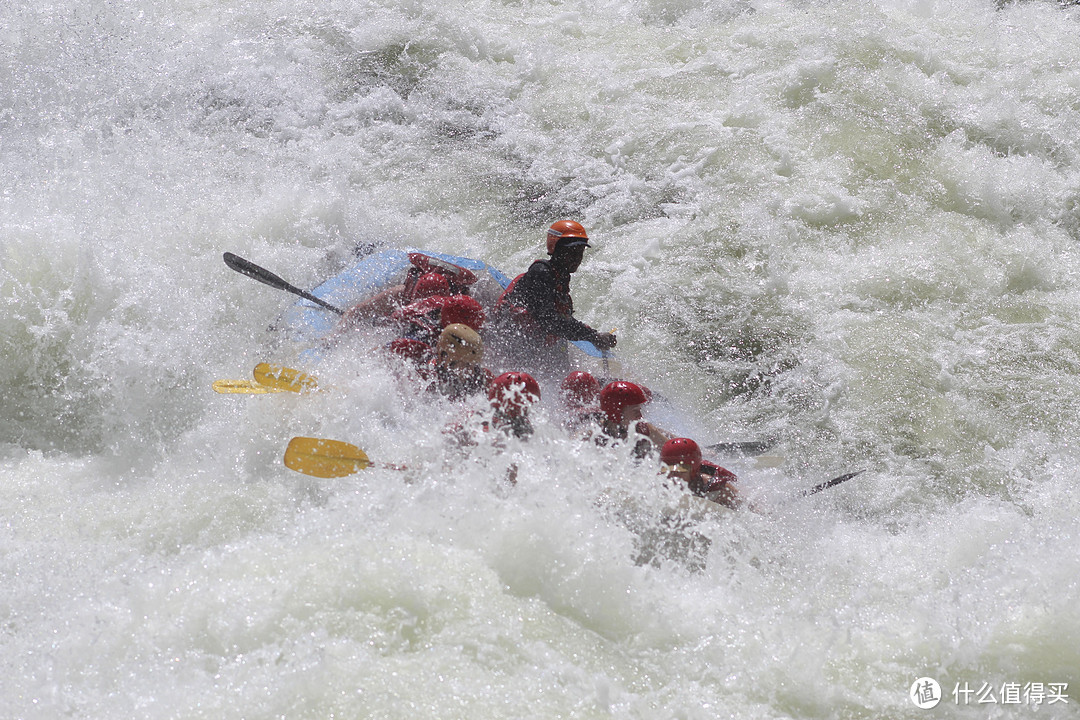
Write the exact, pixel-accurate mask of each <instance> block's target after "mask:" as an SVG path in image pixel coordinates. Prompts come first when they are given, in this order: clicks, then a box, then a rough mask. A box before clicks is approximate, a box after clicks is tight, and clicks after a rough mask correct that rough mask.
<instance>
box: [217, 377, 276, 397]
mask: <svg viewBox="0 0 1080 720" xmlns="http://www.w3.org/2000/svg"><path fill="white" fill-rule="evenodd" d="M214 392H219V393H222V394H226V395H228V394H237V393H246V394H248V395H263V394H265V393H276V392H285V391H284V390H282V389H281V388H275V387H268V386H266V385H260V384H259V383H257V382H255V381H254V380H215V381H214Z"/></svg>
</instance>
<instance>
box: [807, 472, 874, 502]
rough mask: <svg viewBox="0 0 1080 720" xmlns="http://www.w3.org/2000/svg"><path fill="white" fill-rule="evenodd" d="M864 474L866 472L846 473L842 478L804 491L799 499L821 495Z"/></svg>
mask: <svg viewBox="0 0 1080 720" xmlns="http://www.w3.org/2000/svg"><path fill="white" fill-rule="evenodd" d="M863 472H864V471H863V470H856V471H855V472H849V473H846V474H844V475H841V476H840V477H834V478H833V479H832V480H826V481H825V482H823V483H821V484H819V485H815V486H814V487H812V488H810V489H809V490H803V491H802V492H801V493H799V497H806V496H807V495H814V494H816V493H819V492H821V491H822V490H828V489H829V488H831V487H832V486H834V485H839V484H840V483H842V482H847V481H848V480H850V479H851V478H853V477H856V476H857V475H862V474H863Z"/></svg>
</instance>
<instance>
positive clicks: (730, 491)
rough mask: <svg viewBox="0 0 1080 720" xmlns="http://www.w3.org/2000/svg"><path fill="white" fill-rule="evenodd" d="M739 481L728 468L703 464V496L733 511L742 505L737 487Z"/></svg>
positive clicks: (708, 463)
mask: <svg viewBox="0 0 1080 720" xmlns="http://www.w3.org/2000/svg"><path fill="white" fill-rule="evenodd" d="M737 479H738V478H736V476H735V473H733V472H731V471H730V470H728V469H727V468H723V467H720V466H719V465H716V464H714V463H710V462H703V463H702V464H701V480H702V485H703V486H704V488H703V489H704V492H703V493H702V494H703V495H704V496H705V497H706V498H708V499H709V500H712V501H713V502H714V503H717V504H719V505H723V506H724V507H729V508H731V509H732V510H737V509H738V508H739V506H740V505H741V504H742V502H741V500H740V499H739V490H738V488H737V487H735V481H736V480H737Z"/></svg>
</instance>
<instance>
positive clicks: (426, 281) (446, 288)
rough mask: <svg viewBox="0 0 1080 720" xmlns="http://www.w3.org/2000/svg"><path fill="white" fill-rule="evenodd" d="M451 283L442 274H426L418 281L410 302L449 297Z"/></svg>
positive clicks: (413, 288)
mask: <svg viewBox="0 0 1080 720" xmlns="http://www.w3.org/2000/svg"><path fill="white" fill-rule="evenodd" d="M449 294H450V281H449V280H447V279H446V276H445V275H443V274H442V273H437V272H429V273H424V274H423V275H421V276H420V277H419V278H417V280H416V284H415V285H413V287H412V295H411V296H410V298H409V299H410V300H423V299H424V298H429V297H433V296H435V295H449Z"/></svg>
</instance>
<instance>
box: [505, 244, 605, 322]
mask: <svg viewBox="0 0 1080 720" xmlns="http://www.w3.org/2000/svg"><path fill="white" fill-rule="evenodd" d="M499 304H500V305H509V306H510V307H511V308H514V309H517V310H518V312H520V311H522V310H524V311H525V312H526V313H527V314H528V316H529V318H531V319H532V320H533V321H534V322H535V323H536V324H537V325H539V326H540V329H541V330H543V331H544V332H545V333H547V334H549V335H555V336H557V337H561V338H566V339H567V340H588V341H589V342H593V341H594V340H595V339H596V337H597V336H598V335H599V334H600V333H598V332H597V331H596V330H593V329H592V328H591V327H589V326H588V325H586V324H585V323H583V322H581V321H580V320H578V319H576V318H575V317H574V300H573V298H571V297H570V274H569V273H567V272H560V270H559V269H558V268H556V267H555V266H553V265H552V263H551V261H550V260H536V261H534V262H533V264H532V265H530V266H529V269H528V270H526V271H525V272H524V273H523V274H521V275H519V276H517V278H515V279H514V281H513V282H512V283H511V284H510V286H509V287H508V288H507V289H506V292H505V293H503V296H502V297H501V298H500V299H499Z"/></svg>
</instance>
